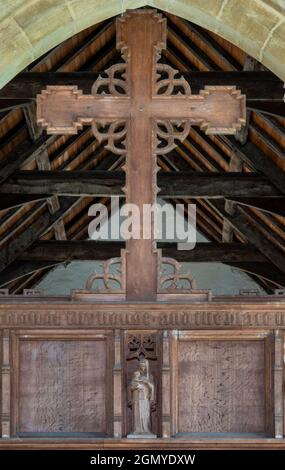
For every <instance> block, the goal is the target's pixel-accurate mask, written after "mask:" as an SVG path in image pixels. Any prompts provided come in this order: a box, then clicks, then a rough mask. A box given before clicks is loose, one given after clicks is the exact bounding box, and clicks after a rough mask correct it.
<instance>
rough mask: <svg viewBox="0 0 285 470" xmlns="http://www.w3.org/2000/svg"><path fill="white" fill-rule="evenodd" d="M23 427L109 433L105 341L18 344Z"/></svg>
mask: <svg viewBox="0 0 285 470" xmlns="http://www.w3.org/2000/svg"><path fill="white" fill-rule="evenodd" d="M19 355H20V362H19V424H18V429H19V433H20V434H22V433H62V432H64V433H74V432H75V433H82V432H84V433H103V434H104V433H105V432H106V411H105V410H106V407H105V400H106V395H105V374H106V344H105V342H104V341H100V340H96V341H88V340H84V341H76V340H63V341H60V340H58V341H54V340H33V341H20V345H19Z"/></svg>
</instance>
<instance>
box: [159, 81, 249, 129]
mask: <svg viewBox="0 0 285 470" xmlns="http://www.w3.org/2000/svg"><path fill="white" fill-rule="evenodd" d="M152 116H153V118H154V119H156V120H158V121H159V120H161V121H164V120H172V121H183V120H187V121H189V122H190V124H192V125H199V126H200V127H201V129H203V130H204V131H205V132H206V134H235V133H236V132H237V131H238V130H239V129H241V126H242V125H244V124H245V122H246V119H245V117H246V98H245V96H244V95H242V94H241V93H240V91H239V90H237V89H236V87H234V86H206V87H205V88H204V89H203V90H201V91H200V93H199V95H172V96H167V95H164V96H163V95H162V96H160V95H157V96H155V97H153V101H152Z"/></svg>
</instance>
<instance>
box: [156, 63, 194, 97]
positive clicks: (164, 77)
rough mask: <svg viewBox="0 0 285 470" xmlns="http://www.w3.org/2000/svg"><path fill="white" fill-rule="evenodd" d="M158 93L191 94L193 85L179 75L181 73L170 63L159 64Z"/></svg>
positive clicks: (157, 69) (157, 75)
mask: <svg viewBox="0 0 285 470" xmlns="http://www.w3.org/2000/svg"><path fill="white" fill-rule="evenodd" d="M156 71H157V73H156V82H155V94H156V95H164V96H171V95H191V87H190V85H189V83H188V82H187V81H186V80H185V78H183V77H177V75H179V74H180V72H178V70H175V69H173V68H172V67H170V65H166V64H157V68H156Z"/></svg>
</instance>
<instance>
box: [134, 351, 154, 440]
mask: <svg viewBox="0 0 285 470" xmlns="http://www.w3.org/2000/svg"><path fill="white" fill-rule="evenodd" d="M129 392H130V393H129V395H130V396H131V399H130V401H129V404H130V406H131V407H132V411H133V431H132V433H131V434H129V435H128V437H143V438H145V437H156V436H155V435H154V434H153V433H152V431H151V422H150V416H151V411H152V409H153V407H154V385H153V382H152V380H151V377H150V375H149V362H148V360H147V359H141V360H140V362H139V368H138V370H136V371H135V372H134V373H133V377H132V381H131V384H130V389H129Z"/></svg>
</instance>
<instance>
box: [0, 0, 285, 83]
mask: <svg viewBox="0 0 285 470" xmlns="http://www.w3.org/2000/svg"><path fill="white" fill-rule="evenodd" d="M146 5H149V6H152V7H156V8H160V9H162V10H165V11H168V12H170V13H173V14H176V15H178V16H181V17H183V18H186V19H188V20H190V21H192V22H193V23H196V24H199V25H200V26H203V27H205V28H207V29H209V30H211V31H213V32H216V33H217V34H219V35H220V36H222V37H223V38H225V39H227V40H228V41H230V42H231V43H233V44H235V45H237V46H239V47H240V48H241V49H243V50H244V51H245V52H247V53H248V54H250V55H251V56H253V57H255V58H256V59H257V60H259V61H260V62H262V63H263V64H264V65H265V66H267V67H268V68H269V69H271V70H272V71H273V72H274V73H275V74H276V75H278V76H279V77H280V78H281V79H283V80H284V81H285V66H284V57H285V6H284V0H239V1H236V0H149V1H143V0H14V1H13V2H10V1H8V2H7V1H6V0H0V88H1V87H3V86H4V85H5V84H6V83H7V82H8V81H10V80H11V79H12V78H13V77H14V76H15V75H17V74H18V73H19V72H20V71H21V70H23V68H25V67H26V66H27V65H28V64H30V63H31V62H33V61H34V60H35V59H37V58H38V57H40V56H41V55H42V54H44V53H45V52H47V51H48V50H50V49H52V48H53V47H55V46H56V45H58V44H60V43H61V42H62V41H64V40H65V39H67V38H69V37H71V36H73V35H74V34H76V33H78V32H79V31H82V30H83V29H85V28H87V27H89V26H91V25H93V24H96V23H98V22H100V21H103V20H104V19H107V18H110V17H112V16H114V15H117V14H120V13H121V12H123V11H125V10H126V9H128V8H139V7H142V6H146Z"/></svg>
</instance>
